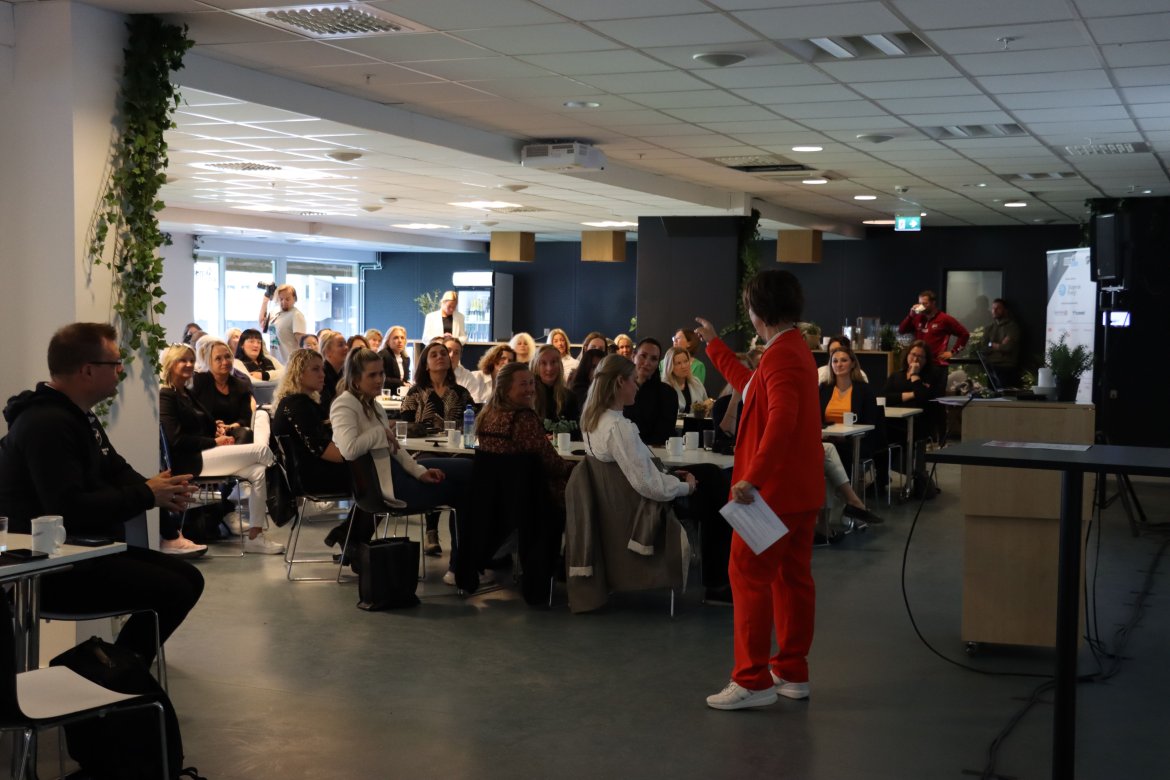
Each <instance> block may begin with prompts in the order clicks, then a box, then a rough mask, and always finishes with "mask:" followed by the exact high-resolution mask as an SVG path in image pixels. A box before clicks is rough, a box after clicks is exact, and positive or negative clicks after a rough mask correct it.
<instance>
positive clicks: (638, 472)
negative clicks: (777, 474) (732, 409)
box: [581, 355, 731, 601]
mask: <svg viewBox="0 0 1170 780" xmlns="http://www.w3.org/2000/svg"><path fill="white" fill-rule="evenodd" d="M637 394H638V383H637V381H636V379H635V377H634V364H633V363H631V362H630V361H629V360H626V359H625V358H624V357H622V356H621V355H609V356H608V357H606V358H605V359H604V360H602V361H601V363H599V364H598V366H597V370H596V371H594V373H593V384H592V385H591V386H590V388H589V396H588V398H587V399H586V400H585V408H584V409H583V410H582V412H581V433H582V435H583V437H584V439H585V449H586V451H587V452H588V453H589V454H590V455H592V456H593V457H595V458H597V459H598V460H600V461H603V462H605V463H617V464H618V466H619V467H620V468H621V470H622V474H624V475H625V477H626V479H627V480H629V482H630V485H631V487H633V488H634V490H635V491H637V492H638V494H639V495H641V496H643V497H645V498H648V499H650V500H652V501H674V500H675V499H679V498H684V497H687V496H689V497H690V500H689V501H688V502H687V506H685V507H684V506H678V505H676V508H677V509H678V510H679V514H680V515H682V516H684V517H689V518H691V520H692V521H693V522H694V523H695V524H697V525H698V526H699V527H700V528H701V530H702V534H701V538H702V545H703V561H704V564H703V585H704V586H705V587H706V589H707V595H706V599H707V600H708V601H729V600H730V598H731V597H730V592H729V589H728V585H727V562H728V557H729V555H730V550H731V527H730V526H728V525H727V521H725V520H724V519H723V517H722V516H721V515H720V514H719V509H720V507H722V506H723V504H724V503H726V501H727V495H728V493H729V492H730V489H731V485H730V480H729V479H728V476H727V473H726V472H724V471H722V470H721V469H719V468H718V467H717V466H714V465H711V464H706V465H702V466H695V467H693V468H691V469H687V470H683V469H676V470H675V471H673V472H672V473H669V474H667V473H664V472H663V471H662V470H661V469H659V467H658V464H657V463H655V461H654V456H653V455H652V454H651V452H650V449H649V448H648V447H647V446H646V445H645V444H644V443H643V442H642V438H641V436H639V434H638V426H636V425H635V424H634V423H633V421H632V420H629V419H627V418H626V417H625V416H624V415H623V414H622V410H623V409H625V408H626V407H627V406H629V405H630V404H632V403H633V402H634V396H636V395H637ZM692 472H694V473H692ZM695 474H699V475H701V476H702V479H701V480H700V479H698V478H697V477H696V476H695Z"/></svg>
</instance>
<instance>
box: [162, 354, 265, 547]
mask: <svg viewBox="0 0 1170 780" xmlns="http://www.w3.org/2000/svg"><path fill="white" fill-rule="evenodd" d="M219 346H222V348H223V351H224V352H225V353H226V354H228V356H229V357H230V352H228V351H227V345H226V344H223V343H222V342H220V344H219V345H216V348H213V350H212V351H213V352H218V351H219V350H218V347H219ZM229 365H230V363H229ZM194 370H195V353H194V352H192V351H191V348H190V347H188V346H186V345H182V344H180V345H176V346H173V347H168V348H167V351H166V352H164V353H163V359H162V372H161V379H162V387H161V388H159V393H158V406H159V422H160V423H161V424H162V430H163V437H164V438H165V440H166V446H167V454H168V455H169V459H170V463H169V464H168V465H169V466H170V467H171V469H173V470H176V472H177V473H180V474H194V475H195V476H197V477H229V476H238V477H242V478H244V479H247V480H248V481H249V482H250V483H251V485H252V492H251V495H250V496H249V497H248V509H249V513H248V515H249V519H250V522H251V527H250V528H249V529H248V530H247V532H246V533H247V535H248V538H247V539H246V540H245V542H244V550H245V552H254V553H267V554H278V553H282V552H284V545H281V544H277V543H276V542H270V541H269V540H268V539H267V538H265V536H264V534H263V525H264V518H265V516H266V513H267V506H266V504H267V485H266V483H265V470H266V469H267V468H268V467H269V466H271V465H272V464H273V462H274V459H273V457H272V452H271V451H270V450H269V449H268V447H267V446H266V445H263V444H236V440H235V439H234V438H232V436H231V435H230V434H229V433H228V431H227V426H226V424H225V423H224V422H222V421H217V420H216V419H215V418H214V417H212V416H211V415H210V414H209V413H208V412H207V410H206V409H204V408H203V405H202V404H200V403H199V401H197V400H196V399H195V398H194V397H193V396H192V395H191V393H190V392H189V391H188V390H187V383H188V382H189V381H191V376H192V374H193V373H194Z"/></svg>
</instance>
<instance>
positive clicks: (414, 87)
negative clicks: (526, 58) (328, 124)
mask: <svg viewBox="0 0 1170 780" xmlns="http://www.w3.org/2000/svg"><path fill="white" fill-rule="evenodd" d="M529 80H531V79H520V81H529ZM486 83H487V82H475V83H474V84H453V83H451V82H447V81H436V82H431V83H427V84H371V85H370V86H369V87H368V90H369V91H370V92H371V93H373V94H374V95H377V96H378V97H379V98H381V99H383V100H391V101H394V102H400V103H419V104H424V105H428V104H429V105H433V104H436V103H453V102H458V101H463V100H479V99H482V98H483V97H484V93H483V89H484V88H477V87H479V85H481V84H486ZM487 91H488V92H491V94H496V93H494V92H492V91H491V90H487Z"/></svg>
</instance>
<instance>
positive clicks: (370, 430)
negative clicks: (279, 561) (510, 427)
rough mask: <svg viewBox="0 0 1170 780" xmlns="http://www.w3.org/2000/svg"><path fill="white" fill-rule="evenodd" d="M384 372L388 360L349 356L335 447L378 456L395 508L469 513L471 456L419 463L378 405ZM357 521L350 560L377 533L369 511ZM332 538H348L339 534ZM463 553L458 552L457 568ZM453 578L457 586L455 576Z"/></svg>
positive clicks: (360, 352) (336, 414) (386, 495)
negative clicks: (440, 508)
mask: <svg viewBox="0 0 1170 780" xmlns="http://www.w3.org/2000/svg"><path fill="white" fill-rule="evenodd" d="M440 347H441V345H440ZM444 354H446V353H444ZM382 372H383V366H382V358H381V356H379V355H378V354H377V353H376V352H374V351H372V350H369V349H355V350H354V351H352V352H350V353H349V354H348V355H346V357H345V369H344V371H343V374H342V380H341V382H342V383H341V387H342V388H343V389H342V392H341V393H340V394H338V396H337V398H336V399H334V401H333V405H332V406H330V407H329V421H330V423H332V425H333V443H334V444H336V445H337V449H338V450H339V451H340V452H341V456H342V457H343V458H345V459H346V460H347V461H354V460H357V459H358V458H360V457H362V456H363V455H366V454H369V455H372V456H373V459H374V467H375V469H376V470H377V472H378V485H379V486H380V487H381V489H382V497H383V499H385V501H386V503H387V504H389V505H390V506H394V507H409V508H411V509H426V508H429V507H435V506H440V505H449V506H453V507H455V509H456V511H466V504H465V499H466V495H467V492H468V490H467V488H468V486H469V485H470V484H471V461H470V460H468V459H467V458H433V459H427V460H422V461H415V459H414V458H412V457H411V456H410V453H408V452H407V451H406V450H405V449H403V448H401V447H400V446H399V445H398V440H397V439H396V438H395V437H394V431H393V430H391V428H390V425H389V423H388V422H387V420H386V412H385V411H383V410H382V407H381V406H380V405H379V404H378V402H377V398H378V397H379V396H380V395H381V394H382V380H383V376H382ZM353 523H354V525H353V530H352V531H351V532H350V534H349V546H348V547H347V549H346V551H345V555H346V557H347V558H348V560H349V561H350V562H353V561H355V560H357V558H356V552H357V545H359V544H361V543H362V542H364V541H368V540H369V539H370V537H371V536H372V535H373V532H374V522H373V517H372V516H370V515H368V514H365V513H364V512H355V513H354V519H353ZM330 536H331V537H333V538H334V539H341V538H344V534H341V533H339V532H338V533H331V534H330ZM457 554H458V553H457V551H456V550H455V549H454V548H453V549H452V551H451V558H452V563H451V566H452V567H454V559H455V556H456V555H457ZM451 580H452V582H454V578H453V577H452V578H451ZM485 581H486V580H485Z"/></svg>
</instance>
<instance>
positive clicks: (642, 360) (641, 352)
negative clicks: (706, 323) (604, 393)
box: [625, 338, 678, 447]
mask: <svg viewBox="0 0 1170 780" xmlns="http://www.w3.org/2000/svg"><path fill="white" fill-rule="evenodd" d="M661 360H662V345H661V344H659V343H658V341H657V340H655V339H652V338H646V339H642V340H641V341H640V342H638V348H637V349H636V350H634V370H635V375H634V376H635V378H636V380H637V382H638V394H637V395H636V396H635V397H634V401H633V403H632V404H630V405H629V406H628V407H626V410H625V415H626V417H627V418H629V419H630V420H632V421H633V422H634V425H636V426H638V435H639V436H641V437H642V441H644V442H645V443H646V444H648V445H650V446H651V447H657V446H661V445H663V444H665V443H666V440H667V439H669V438H670V437H671V436H674V428H675V422H676V421H677V420H678V396H677V395H676V394H675V392H674V390H673V389H671V388H670V387H668V386H667V385H666V384H664V383H663V382H662V380H661V379H659V378H658V363H659V362H660V361H661Z"/></svg>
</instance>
